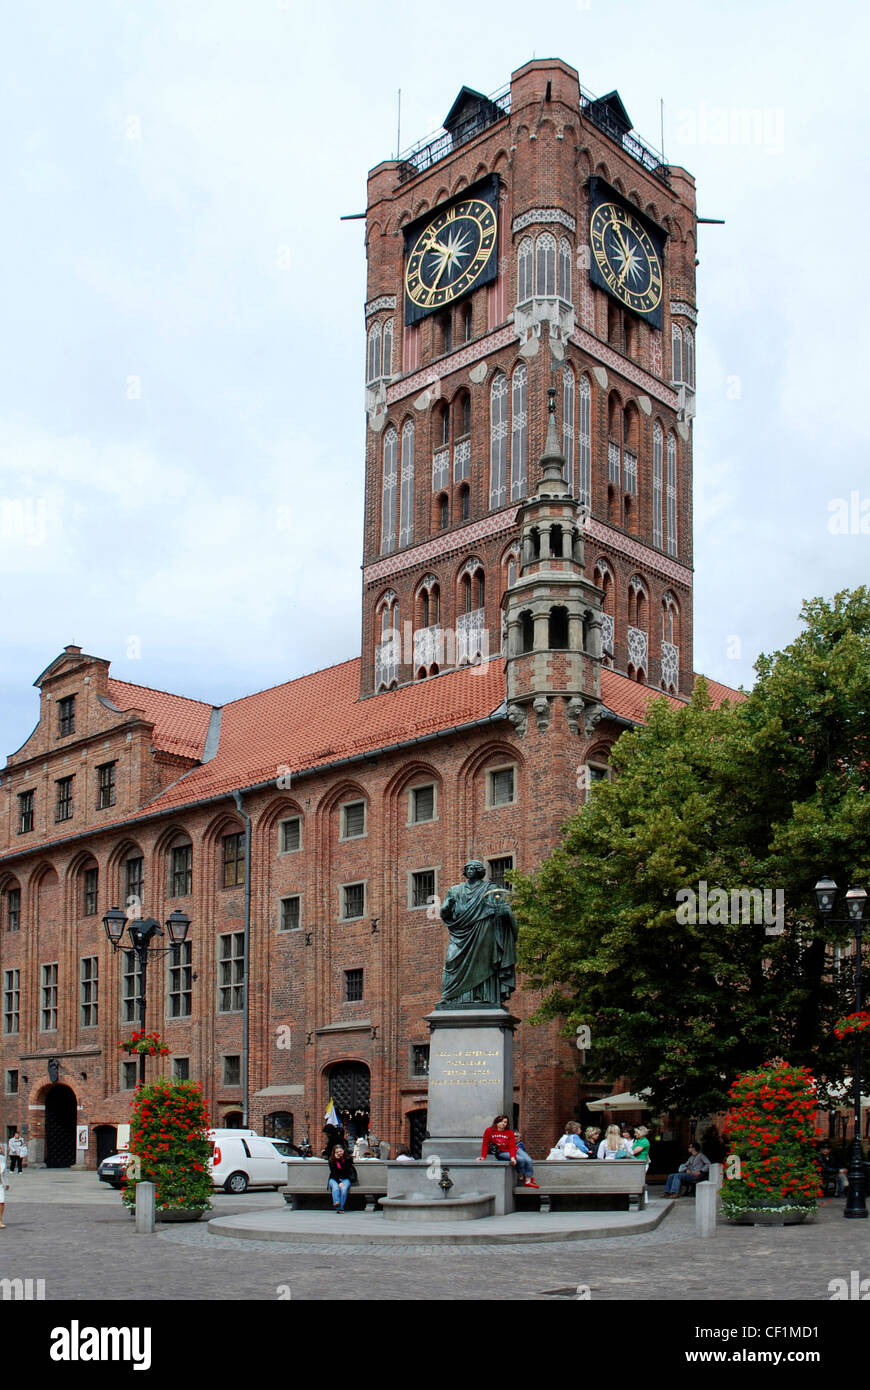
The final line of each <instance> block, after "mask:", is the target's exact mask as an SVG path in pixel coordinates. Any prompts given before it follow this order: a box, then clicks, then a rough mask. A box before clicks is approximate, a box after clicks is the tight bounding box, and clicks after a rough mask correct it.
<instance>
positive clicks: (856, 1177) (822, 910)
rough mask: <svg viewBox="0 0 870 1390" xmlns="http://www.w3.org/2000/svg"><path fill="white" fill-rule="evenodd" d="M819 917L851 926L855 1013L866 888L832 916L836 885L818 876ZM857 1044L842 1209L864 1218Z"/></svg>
mask: <svg viewBox="0 0 870 1390" xmlns="http://www.w3.org/2000/svg"><path fill="white" fill-rule="evenodd" d="M815 894H816V904H817V907H818V913H819V920H820V921H822V922H824V923H832V922H840V923H845V924H846V925H848V926H849V927H851V929H852V931H853V932H854V934H855V1012H856V1013H860V1012H861V1008H862V1003H863V1001H862V997H861V931H862V927H863V924H864V910H865V908H866V906H867V890H866V889H865V888H850V889H849V891H848V893H847V894H846V916H845V917H835V916H834V915H833V913H834V904H835V902H836V899H837V885H836V883H834V881H833V879H831V878H820V879H819V881H818V883H817V884H816V887H815ZM861 1045H862V1034H861V1032H860V1031H859V1032H857V1033H856V1034H855V1065H854V1070H853V1075H852V1079H853V1082H854V1086H855V1133H854V1138H853V1139H852V1150H851V1153H850V1156H849V1195H848V1197H847V1198H846V1207H845V1210H844V1212H843V1215H844V1216H847V1217H866V1215H867V1203H866V1200H865V1197H866V1182H865V1172H864V1154H863V1152H862V1150H861Z"/></svg>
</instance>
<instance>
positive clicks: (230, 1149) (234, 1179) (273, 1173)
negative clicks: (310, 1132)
mask: <svg viewBox="0 0 870 1390" xmlns="http://www.w3.org/2000/svg"><path fill="white" fill-rule="evenodd" d="M208 1137H209V1139H210V1140H211V1141H212V1156H211V1159H210V1160H209V1166H210V1168H211V1180H212V1183H213V1185H214V1186H215V1187H222V1188H223V1189H224V1191H225V1192H231V1193H233V1194H234V1195H236V1196H238V1195H239V1194H240V1193H242V1192H247V1190H248V1188H249V1187H274V1188H275V1189H276V1190H277V1189H278V1188H279V1187H283V1186H284V1183H285V1182H286V1181H287V1169H286V1167H285V1166H284V1162H283V1160H284V1159H285V1158H291V1157H296V1156H297V1155H298V1153H299V1150H298V1149H297V1148H296V1147H295V1146H294V1145H293V1144H289V1143H288V1142H287V1141H286V1140H285V1139H267V1138H266V1137H265V1136H264V1135H261V1134H254V1133H253V1131H250V1130H240V1129H224V1130H213V1129H210V1130H209V1132H208Z"/></svg>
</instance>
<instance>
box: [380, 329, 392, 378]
mask: <svg viewBox="0 0 870 1390" xmlns="http://www.w3.org/2000/svg"><path fill="white" fill-rule="evenodd" d="M381 375H382V376H392V375H393V320H392V319H387V321H386V323H385V324H384V354H383V359H382V366H381Z"/></svg>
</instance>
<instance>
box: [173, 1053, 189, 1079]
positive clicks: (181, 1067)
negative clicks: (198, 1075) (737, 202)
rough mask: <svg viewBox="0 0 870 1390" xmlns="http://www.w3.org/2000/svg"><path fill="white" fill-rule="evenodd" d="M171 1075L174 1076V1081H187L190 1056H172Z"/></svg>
mask: <svg viewBox="0 0 870 1390" xmlns="http://www.w3.org/2000/svg"><path fill="white" fill-rule="evenodd" d="M172 1075H173V1076H174V1078H175V1080H176V1081H189V1080H190V1058H189V1057H173V1059H172Z"/></svg>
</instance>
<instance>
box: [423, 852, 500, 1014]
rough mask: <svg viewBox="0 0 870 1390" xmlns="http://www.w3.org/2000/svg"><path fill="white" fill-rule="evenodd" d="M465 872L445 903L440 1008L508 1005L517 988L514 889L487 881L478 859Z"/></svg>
mask: <svg viewBox="0 0 870 1390" xmlns="http://www.w3.org/2000/svg"><path fill="white" fill-rule="evenodd" d="M462 872H463V874H464V875H465V878H466V880H467V882H465V883H458V884H455V885H454V887H453V888H449V889H448V890H447V895H446V897H445V898H444V902H443V903H442V904H441V920H442V922H444V923H445V924H446V926H447V927H448V929H449V931H450V945H449V946H448V947H447V957H446V959H445V961H444V975H443V978H442V982H441V1000H440V1002H439V1003H438V1004H437V1005H436V1007H437V1008H439V1009H455V1008H468V1007H470V1006H472V1005H475V1004H478V1005H483V1006H484V1007H486V1006H489V1007H490V1008H500V1007H504V1004H505V1001H506V1000H507V999H508V998H509V997H510V996H511V994H513V992H514V990H515V989H516V987H517V976H516V960H517V923H516V918H515V917H514V914H513V912H512V911H511V907H510V893H509V890H508V889H507V888H500V887H497V886H496V885H495V884H493V883H491V882H489V880H488V879H487V878H486V869H485V867H484V865H483V864H482V863H481V861H480V860H479V859H469V861H468V863H467V864H466V865H465V866H464V868H463V870H462Z"/></svg>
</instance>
